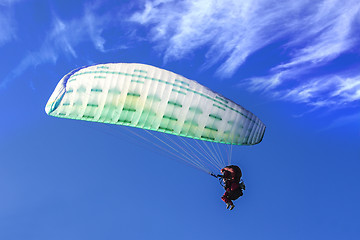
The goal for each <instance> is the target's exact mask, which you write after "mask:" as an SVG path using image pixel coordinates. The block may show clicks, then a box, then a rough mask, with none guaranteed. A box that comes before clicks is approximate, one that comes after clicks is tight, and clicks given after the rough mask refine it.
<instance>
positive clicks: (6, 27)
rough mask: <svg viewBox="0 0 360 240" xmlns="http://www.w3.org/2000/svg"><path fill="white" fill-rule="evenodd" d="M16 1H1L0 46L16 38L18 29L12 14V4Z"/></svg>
mask: <svg viewBox="0 0 360 240" xmlns="http://www.w3.org/2000/svg"><path fill="white" fill-rule="evenodd" d="M13 2H15V1H10V0H7V1H5V0H1V1H0V7H1V8H0V46H1V45H3V44H5V43H7V42H9V41H11V40H13V39H15V38H16V27H15V21H14V16H13V14H12V3H13Z"/></svg>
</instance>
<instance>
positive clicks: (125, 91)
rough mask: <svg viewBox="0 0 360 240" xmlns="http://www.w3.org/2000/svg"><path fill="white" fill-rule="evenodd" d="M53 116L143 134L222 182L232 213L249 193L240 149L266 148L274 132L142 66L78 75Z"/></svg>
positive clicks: (182, 81)
mask: <svg viewBox="0 0 360 240" xmlns="http://www.w3.org/2000/svg"><path fill="white" fill-rule="evenodd" d="M45 111H46V113H47V114H48V115H51V116H54V117H60V118H68V119H77V120H85V121H91V122H100V123H107V124H115V125H122V126H127V127H133V128H139V129H141V131H137V132H138V133H137V135H139V136H140V137H141V138H143V139H145V140H147V141H148V142H149V144H153V145H154V146H156V147H158V148H159V149H163V150H164V151H165V152H167V153H168V154H170V155H171V156H172V157H174V158H177V159H180V160H183V161H185V162H187V163H188V164H190V165H191V166H193V167H196V168H197V169H200V170H202V171H204V172H206V173H208V174H210V175H212V176H215V177H217V178H220V179H221V180H222V181H223V184H224V187H225V189H226V192H225V194H224V196H223V197H222V199H223V201H224V202H225V203H227V207H228V208H229V209H232V208H233V207H234V205H233V203H232V200H235V198H236V196H238V195H242V191H243V190H244V189H245V185H244V184H243V183H242V182H241V181H240V178H241V170H240V168H239V171H240V175H239V172H237V170H236V168H235V167H231V166H234V165H232V164H231V156H232V148H233V146H235V145H255V144H257V143H260V142H261V141H262V139H263V136H264V132H265V128H266V127H265V125H264V124H263V122H262V121H261V120H260V119H259V118H258V117H256V116H255V115H254V114H253V113H251V112H250V111H248V110H246V109H245V108H243V107H242V106H240V105H238V104H236V103H235V102H233V101H231V100H229V99H228V98H226V97H224V96H222V95H221V94H218V93H216V92H213V91H212V90H210V89H208V88H207V87H205V86H203V85H201V84H199V83H198V82H196V81H193V80H189V79H187V78H185V77H183V76H181V75H178V74H175V73H173V72H170V71H167V70H164V69H161V68H157V67H153V66H149V65H145V64H137V63H109V64H99V65H93V66H87V67H81V68H78V69H75V70H73V71H71V72H70V73H68V74H67V75H65V76H64V77H63V78H62V79H61V80H60V82H59V83H58V84H57V86H56V88H55V90H54V92H53V93H52V95H51V97H50V99H49V100H48V102H47V104H46V107H45ZM127 127H125V128H126V129H131V128H127ZM148 136H151V137H152V138H153V139H152V140H149V139H148ZM219 171H221V172H222V174H221V175H216V173H218V172H219ZM239 176H240V178H239ZM235 190H236V191H235ZM239 190H241V191H239Z"/></svg>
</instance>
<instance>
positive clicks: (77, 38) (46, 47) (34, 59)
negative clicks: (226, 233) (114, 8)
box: [0, 5, 110, 88]
mask: <svg viewBox="0 0 360 240" xmlns="http://www.w3.org/2000/svg"><path fill="white" fill-rule="evenodd" d="M109 19H110V17H109V16H107V15H103V16H97V15H96V14H95V13H94V7H93V6H92V5H87V6H86V7H85V11H84V14H83V15H82V17H80V18H78V19H73V20H70V21H63V20H61V19H60V18H59V17H58V16H56V15H55V14H54V16H53V26H52V29H51V30H50V31H49V32H48V33H47V35H46V37H45V38H44V41H43V43H42V45H41V46H40V47H39V49H38V50H37V51H33V52H29V53H28V54H27V55H26V56H25V57H23V59H22V60H21V61H20V63H19V64H18V66H17V67H16V68H14V70H13V71H12V72H11V73H10V74H8V76H7V77H6V78H5V79H4V80H3V81H2V82H1V83H0V88H3V87H6V85H7V84H8V83H9V82H11V81H12V80H13V79H15V78H17V77H19V76H20V75H21V74H22V73H23V72H24V71H26V70H27V69H29V68H31V67H35V66H37V65H40V64H43V63H47V62H51V63H55V62H56V60H57V59H58V57H59V56H61V55H68V56H70V57H73V58H76V57H77V52H76V50H75V49H76V47H77V46H78V45H79V44H81V43H83V42H87V41H91V42H92V43H93V45H94V47H95V48H96V49H97V50H99V51H102V52H103V51H104V44H105V39H104V38H103V37H102V36H101V34H102V31H103V29H104V28H105V26H106V24H107V21H109Z"/></svg>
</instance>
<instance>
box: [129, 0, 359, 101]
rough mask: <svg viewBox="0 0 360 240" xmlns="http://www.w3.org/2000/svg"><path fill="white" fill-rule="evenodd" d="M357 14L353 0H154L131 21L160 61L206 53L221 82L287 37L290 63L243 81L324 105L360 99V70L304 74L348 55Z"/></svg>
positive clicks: (354, 36)
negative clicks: (144, 30) (144, 32)
mask: <svg viewBox="0 0 360 240" xmlns="http://www.w3.org/2000/svg"><path fill="white" fill-rule="evenodd" d="M359 14H360V2H359V1H357V0H349V1H342V0H320V1H310V0H303V1H280V2H279V1H275V0H243V1H238V0H223V1H217V0H184V1H175V0H167V1H160V0H157V1H147V2H146V4H145V6H144V9H143V10H141V11H139V12H137V13H135V14H133V15H132V18H131V20H132V21H134V22H137V23H139V24H142V25H145V26H147V27H150V28H151V34H150V35H149V37H150V38H151V40H152V41H153V42H155V43H156V44H157V46H158V48H160V49H161V50H163V52H164V58H165V59H175V60H176V59H181V58H183V57H184V56H186V55H189V54H192V53H193V52H195V51H196V50H198V49H200V48H201V49H204V48H205V49H208V51H207V54H206V57H207V62H206V64H205V65H207V66H213V65H215V64H217V65H218V69H217V73H218V75H221V76H224V77H229V76H232V75H233V74H234V73H235V71H237V69H238V68H239V67H240V66H241V65H242V64H243V63H244V62H245V61H246V60H247V58H248V57H249V56H250V55H251V54H253V53H254V52H255V51H257V50H259V49H261V48H263V47H265V46H267V45H268V44H270V43H275V42H278V41H280V40H282V41H284V39H286V40H287V42H286V43H285V44H284V45H283V47H284V52H285V53H288V55H289V56H290V58H289V59H288V60H287V61H285V62H283V63H278V65H277V66H275V67H274V68H273V69H271V70H270V75H269V76H263V77H253V78H250V79H248V82H247V83H248V86H249V89H250V90H253V91H263V92H267V93H269V94H270V95H271V96H273V97H275V98H279V97H281V99H284V100H290V101H294V102H302V103H306V104H309V105H311V106H314V107H320V106H327V107H328V106H331V105H337V106H341V105H346V104H349V103H351V102H356V101H359V91H360V90H359V88H360V87H359V84H358V82H359V76H360V72H359V71H357V70H354V69H352V71H355V73H353V74H350V77H349V74H348V73H345V72H340V73H334V74H329V73H327V74H325V75H326V76H321V75H320V76H319V77H316V78H309V77H308V76H309V73H311V72H312V71H314V70H316V69H317V68H319V67H322V66H325V65H326V64H328V63H329V62H330V61H332V60H334V59H336V58H337V57H339V56H340V55H341V54H343V53H346V52H348V51H351V50H354V48H355V47H356V44H358V43H359V42H360V41H359V40H360V38H359V34H358V31H357V29H359V28H358V27H359V23H360V18H359V16H360V15H359ZM356 51H358V49H356ZM290 86H291V87H290Z"/></svg>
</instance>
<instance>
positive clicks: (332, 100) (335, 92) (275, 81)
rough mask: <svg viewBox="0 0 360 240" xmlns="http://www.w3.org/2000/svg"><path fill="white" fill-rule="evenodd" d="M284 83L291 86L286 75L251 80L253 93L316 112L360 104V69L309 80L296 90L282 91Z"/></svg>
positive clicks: (250, 86)
mask: <svg viewBox="0 0 360 240" xmlns="http://www.w3.org/2000/svg"><path fill="white" fill-rule="evenodd" d="M290 72H291V71H290ZM284 82H289V80H288V78H287V76H286V72H280V73H276V74H274V75H272V76H268V77H262V78H252V79H249V90H251V91H259V90H262V91H265V92H270V94H271V95H272V96H274V97H275V98H277V99H281V100H286V101H291V102H296V103H305V104H307V105H309V106H312V107H315V108H319V107H329V108H330V107H334V108H342V107H347V106H348V105H349V104H351V103H354V102H360V69H359V70H357V71H356V72H352V73H348V72H342V73H337V74H336V75H334V74H332V75H324V76H321V77H317V78H310V79H306V80H303V81H300V83H298V84H296V85H295V86H292V87H286V86H285V87H281V84H284ZM269 90H271V91H269Z"/></svg>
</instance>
